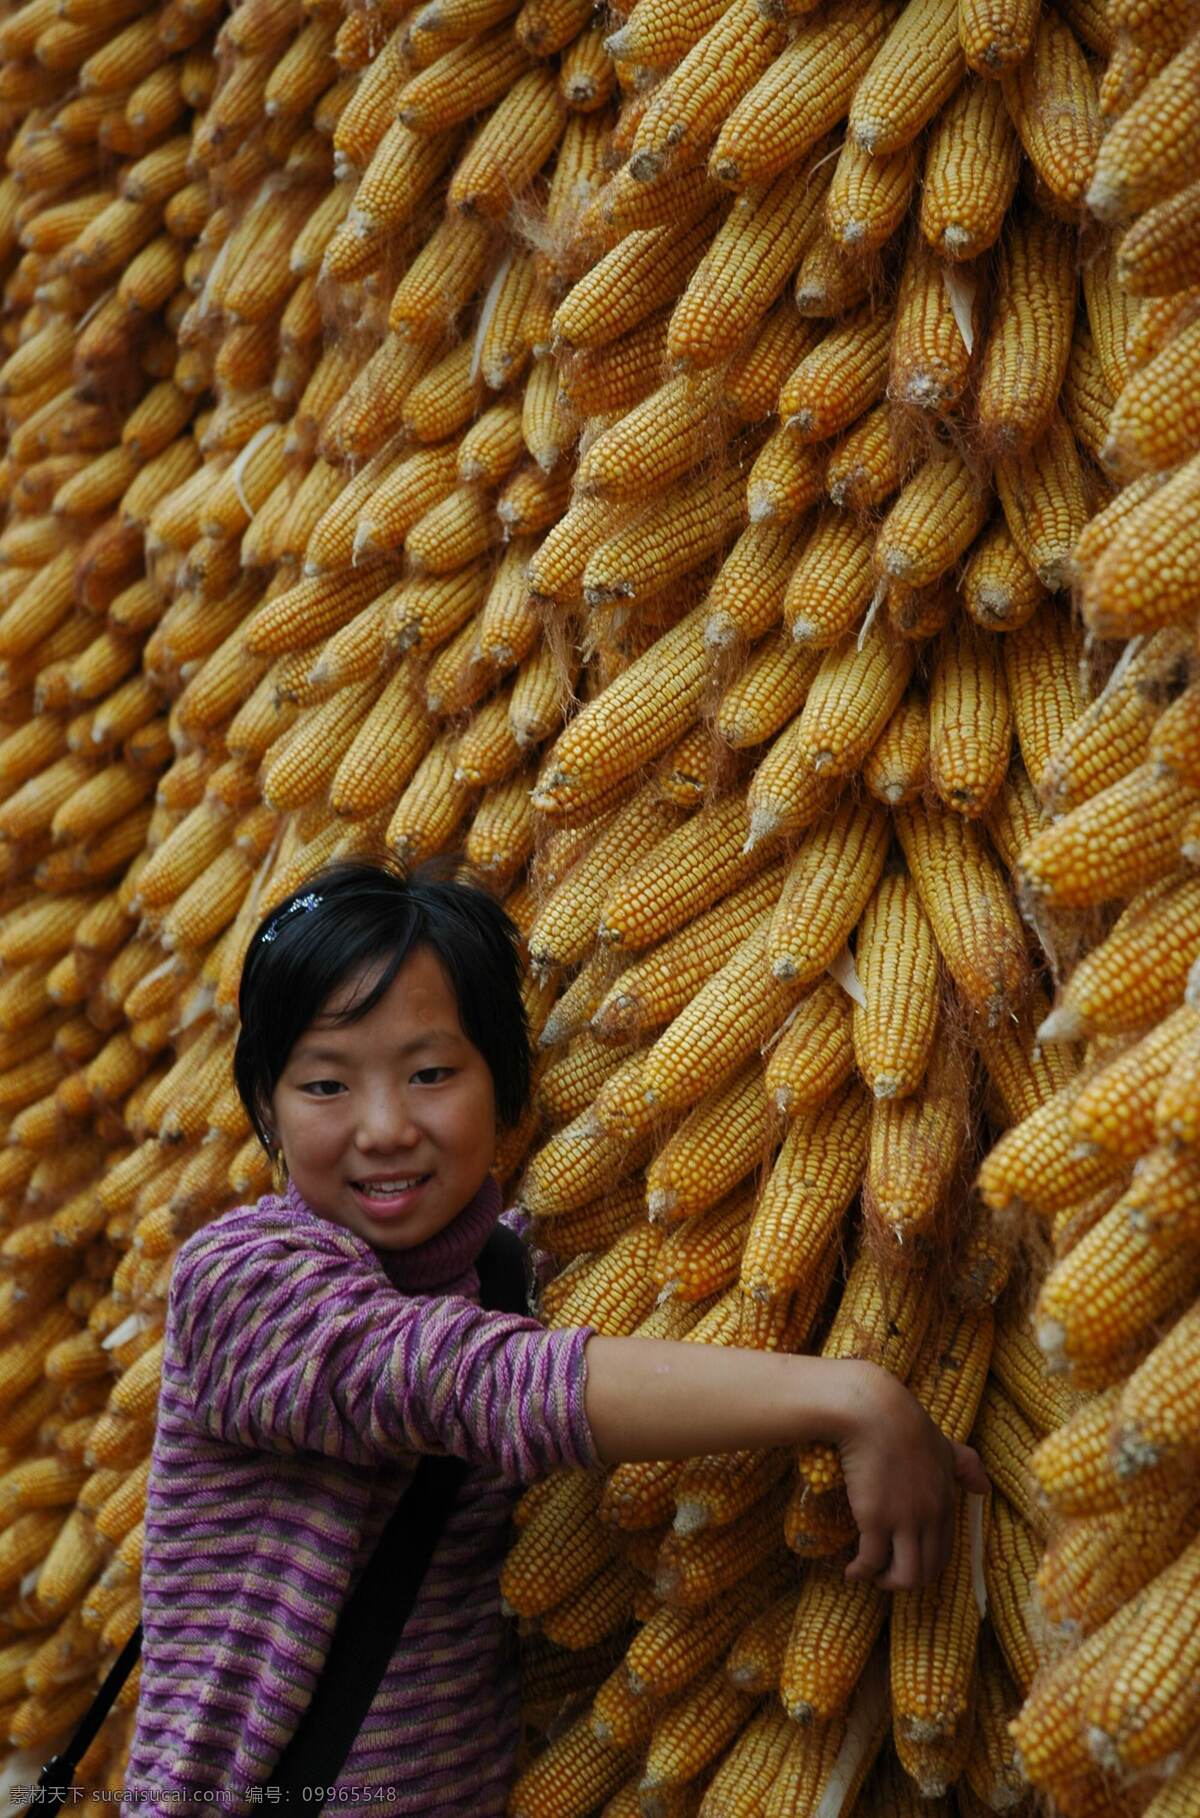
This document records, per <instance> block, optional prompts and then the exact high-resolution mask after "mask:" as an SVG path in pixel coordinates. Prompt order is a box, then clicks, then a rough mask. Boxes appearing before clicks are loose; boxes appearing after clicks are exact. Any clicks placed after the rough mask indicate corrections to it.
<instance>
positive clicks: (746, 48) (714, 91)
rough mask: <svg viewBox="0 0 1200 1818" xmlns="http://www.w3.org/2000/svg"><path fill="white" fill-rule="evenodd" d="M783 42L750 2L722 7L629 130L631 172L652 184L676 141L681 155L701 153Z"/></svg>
mask: <svg viewBox="0 0 1200 1818" xmlns="http://www.w3.org/2000/svg"><path fill="white" fill-rule="evenodd" d="M782 44H783V32H782V30H781V28H780V27H779V25H778V24H777V23H776V22H775V21H773V20H769V19H764V18H763V17H762V15H761V14H760V12H759V11H758V8H757V6H755V5H751V4H750V0H742V3H741V4H738V5H736V6H735V7H734V8H733V9H732V10H730V9H727V10H726V11H725V12H724V13H723V14H722V16H721V17H720V18H719V19H718V20H716V22H715V23H714V24H713V25H712V26H711V27H710V28H709V30H708V31H707V32H706V33H705V34H704V36H703V37H702V38H700V39H699V40H698V41H697V42H696V43H695V44H694V45H693V47H692V49H691V50H690V51H688V53H687V54H686V55H685V56H684V57H683V59H682V60H681V62H680V63H679V64H678V66H677V67H676V68H675V69H674V70H673V71H672V72H671V75H670V76H669V77H668V78H667V80H666V81H665V82H664V83H663V84H662V86H661V87H660V88H659V89H658V91H657V92H656V93H655V95H654V96H653V98H652V100H651V102H650V105H649V107H648V108H647V110H646V112H645V114H644V115H643V116H642V119H641V121H640V122H639V124H638V127H637V130H636V132H635V134H634V138H633V145H632V156H631V158H630V174H631V176H633V177H634V178H635V179H636V180H637V181H638V182H639V183H650V182H653V181H654V180H655V179H656V178H657V177H659V176H660V175H662V174H663V172H664V170H665V169H666V168H667V164H668V159H669V156H670V154H671V153H672V152H675V153H676V155H678V147H679V146H680V145H683V146H684V148H685V149H684V155H685V156H689V157H698V156H703V155H704V153H705V152H706V151H707V150H708V148H709V146H710V145H711V143H712V141H713V139H714V137H715V136H716V132H717V129H718V127H719V126H720V124H721V122H722V121H723V120H724V119H725V118H726V117H727V115H728V114H729V112H730V110H731V108H732V107H733V106H735V105H736V103H737V101H738V100H739V99H740V98H741V96H742V95H744V94H745V93H746V91H747V90H748V89H749V88H750V86H751V84H752V83H753V82H754V81H755V80H756V78H757V77H759V76H760V75H762V74H763V72H764V71H765V70H766V69H767V68H768V67H769V65H770V64H771V63H772V61H773V60H774V58H775V56H776V54H777V53H778V52H779V50H780V49H781V48H782ZM735 65H736V67H735Z"/></svg>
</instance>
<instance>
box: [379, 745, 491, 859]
mask: <svg viewBox="0 0 1200 1818" xmlns="http://www.w3.org/2000/svg"><path fill="white" fill-rule="evenodd" d="M456 765H457V755H456V741H455V739H454V738H453V736H452V735H450V734H443V736H442V737H441V738H440V739H438V740H437V742H436V743H435V744H434V745H432V746H431V747H430V749H429V751H428V752H427V753H426V755H425V756H424V757H423V758H422V760H421V762H420V764H419V765H418V766H417V769H416V771H415V772H414V774H413V776H412V778H411V779H410V781H409V783H408V785H407V786H406V788H405V790H404V793H403V795H402V796H401V797H400V800H399V801H398V802H397V804H396V807H395V810H394V812H393V814H392V818H391V820H390V821H389V823H388V828H387V843H388V845H389V846H390V847H392V848H393V849H394V850H395V851H396V852H397V853H398V855H399V856H400V857H401V859H402V860H403V861H404V862H405V863H407V864H414V865H415V864H419V863H420V861H421V859H422V858H427V857H429V856H430V854H431V853H433V852H436V851H437V850H439V848H440V847H441V846H442V845H443V844H445V843H446V841H448V840H449V839H450V837H451V835H452V834H453V833H454V831H455V829H456V827H457V826H458V824H459V822H460V821H461V820H462V817H463V814H464V813H465V812H466V808H467V805H468V802H469V801H470V795H471V792H470V789H469V787H468V786H467V785H465V784H463V783H460V782H458V781H457V780H456V778H455V774H454V772H455V768H456Z"/></svg>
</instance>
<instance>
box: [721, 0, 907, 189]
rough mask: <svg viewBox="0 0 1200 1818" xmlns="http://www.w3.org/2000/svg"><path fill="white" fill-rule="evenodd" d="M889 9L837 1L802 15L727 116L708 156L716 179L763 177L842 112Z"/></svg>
mask: <svg viewBox="0 0 1200 1818" xmlns="http://www.w3.org/2000/svg"><path fill="white" fill-rule="evenodd" d="M890 14H891V9H890V8H881V7H877V6H866V5H862V4H860V3H859V0H841V4H839V5H837V6H834V7H833V8H831V9H830V11H829V12H827V13H822V14H821V15H820V16H819V17H818V18H817V19H816V20H814V21H805V22H804V23H802V24H801V25H800V27H799V29H798V30H797V32H796V34H795V36H794V37H793V38H792V40H791V42H790V44H788V45H787V47H786V49H784V50H783V51H782V52H781V53H780V55H778V56H777V57H775V59H774V61H773V62H772V63H771V65H770V67H769V68H768V69H767V71H766V73H765V74H764V75H762V76H761V77H760V78H759V79H758V80H757V81H756V82H755V84H754V86H753V88H751V89H750V90H749V91H748V92H747V93H746V94H744V95H743V96H742V98H741V100H740V101H738V102H737V103H736V105H735V106H734V107H733V108H732V109H731V110H730V111H729V112H728V113H727V114H726V116H725V119H724V122H723V124H722V125H721V130H720V132H719V133H718V135H717V140H716V144H715V145H714V146H713V149H712V154H711V156H710V159H709V169H710V171H711V172H712V173H713V175H714V176H716V177H717V178H718V179H719V180H720V181H721V182H722V183H726V184H728V185H729V186H730V187H731V188H734V189H744V188H746V187H747V185H749V184H752V183H763V182H767V181H769V180H770V178H772V177H774V176H775V175H776V174H777V173H778V172H779V171H781V170H783V169H785V168H786V167H787V166H788V165H790V164H793V163H794V162H795V161H796V159H798V158H801V157H803V156H804V154H805V152H807V151H809V150H810V149H811V147H812V146H814V145H816V144H817V143H818V141H819V140H821V139H823V138H824V136H825V134H826V133H827V132H829V131H830V129H831V128H832V127H834V126H836V125H837V123H838V121H839V120H840V119H841V118H842V116H843V115H844V114H845V112H846V109H847V107H848V106H849V104H850V101H851V98H852V97H853V94H854V90H855V88H856V86H857V84H858V81H859V79H860V77H861V76H862V75H863V74H864V73H865V71H866V70H867V68H868V66H869V65H870V62H871V58H872V57H873V56H874V54H875V50H876V48H877V46H878V45H879V43H880V41H881V40H882V37H883V35H884V33H885V31H886V29H887V24H888V19H889V17H890Z"/></svg>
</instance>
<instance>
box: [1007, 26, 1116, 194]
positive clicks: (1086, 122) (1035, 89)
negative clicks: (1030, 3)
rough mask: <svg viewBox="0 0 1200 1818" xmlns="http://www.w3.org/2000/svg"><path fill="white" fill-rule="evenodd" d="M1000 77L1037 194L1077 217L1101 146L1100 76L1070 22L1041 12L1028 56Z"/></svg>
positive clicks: (1016, 62) (1015, 63)
mask: <svg viewBox="0 0 1200 1818" xmlns="http://www.w3.org/2000/svg"><path fill="white" fill-rule="evenodd" d="M1000 80H1001V87H1002V89H1003V92H1004V100H1005V104H1006V106H1007V108H1008V111H1009V115H1010V117H1011V119H1012V122H1013V125H1014V126H1015V127H1016V129H1017V133H1018V135H1019V137H1020V140H1021V144H1022V145H1023V147H1024V149H1025V155H1026V157H1027V158H1028V159H1029V162H1030V165H1031V166H1032V168H1033V171H1034V173H1035V174H1036V177H1037V179H1038V187H1039V193H1041V194H1043V195H1044V196H1045V197H1046V198H1047V200H1048V203H1049V206H1050V207H1051V208H1053V209H1054V211H1055V212H1056V213H1061V214H1062V215H1063V216H1064V217H1065V218H1066V219H1068V220H1070V219H1074V218H1076V217H1077V216H1078V214H1079V212H1080V210H1081V208H1082V206H1083V199H1084V195H1085V192H1086V190H1087V187H1088V184H1089V183H1090V182H1091V179H1092V172H1093V169H1094V168H1095V163H1096V154H1097V152H1098V151H1099V149H1100V129H1101V121H1100V105H1099V97H1098V95H1097V91H1096V79H1095V77H1094V76H1093V74H1092V70H1091V66H1090V65H1089V63H1088V61H1087V58H1086V57H1085V55H1084V53H1083V50H1082V49H1081V47H1080V45H1079V43H1078V41H1077V40H1076V37H1075V34H1074V32H1073V31H1072V30H1071V27H1070V26H1069V25H1068V24H1067V22H1066V20H1065V19H1061V18H1060V17H1059V16H1058V14H1057V13H1049V14H1047V13H1043V14H1042V15H1041V17H1040V19H1039V20H1038V23H1037V28H1036V36H1035V38H1034V43H1033V48H1032V50H1031V51H1030V53H1029V55H1028V56H1027V57H1024V58H1022V59H1020V60H1017V61H1015V62H1014V65H1013V67H1012V68H1011V69H1007V70H1004V71H1003V72H1001V78H1000Z"/></svg>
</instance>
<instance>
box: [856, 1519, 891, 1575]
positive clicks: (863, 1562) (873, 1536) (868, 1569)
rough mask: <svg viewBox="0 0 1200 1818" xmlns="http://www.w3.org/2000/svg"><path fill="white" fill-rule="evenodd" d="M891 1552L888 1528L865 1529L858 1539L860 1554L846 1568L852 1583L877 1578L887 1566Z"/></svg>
mask: <svg viewBox="0 0 1200 1818" xmlns="http://www.w3.org/2000/svg"><path fill="white" fill-rule="evenodd" d="M891 1552H892V1537H891V1535H890V1534H889V1533H888V1532H887V1530H886V1528H871V1529H865V1530H864V1531H863V1532H862V1533H861V1534H860V1535H859V1537H858V1552H857V1553H856V1554H855V1555H854V1558H853V1559H852V1560H851V1561H850V1564H849V1565H848V1566H847V1567H846V1577H847V1578H849V1579H851V1580H852V1581H853V1580H857V1579H861V1578H874V1577H876V1576H877V1575H878V1574H879V1573H880V1572H882V1571H883V1569H884V1567H885V1566H886V1565H887V1562H888V1560H889V1559H890V1557H891Z"/></svg>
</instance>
